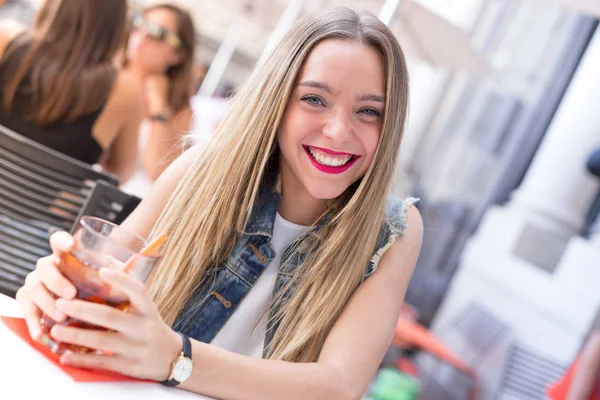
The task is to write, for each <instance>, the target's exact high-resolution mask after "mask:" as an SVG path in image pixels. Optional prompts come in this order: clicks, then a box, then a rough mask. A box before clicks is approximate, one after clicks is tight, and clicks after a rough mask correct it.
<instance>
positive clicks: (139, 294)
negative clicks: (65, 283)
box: [50, 268, 181, 381]
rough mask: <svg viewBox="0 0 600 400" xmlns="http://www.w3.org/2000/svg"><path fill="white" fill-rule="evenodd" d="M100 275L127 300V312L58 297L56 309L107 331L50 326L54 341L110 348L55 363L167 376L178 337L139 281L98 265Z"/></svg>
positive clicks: (178, 350)
mask: <svg viewBox="0 0 600 400" xmlns="http://www.w3.org/2000/svg"><path fill="white" fill-rule="evenodd" d="M100 277H101V278H102V279H104V280H105V281H106V282H107V283H108V284H109V285H111V286H112V288H113V289H114V290H116V291H118V292H121V293H123V294H124V295H125V296H126V297H127V298H128V300H129V302H130V307H129V309H128V311H127V312H125V311H121V310H119V309H116V308H112V307H110V306H107V305H103V304H96V303H91V302H86V301H82V300H66V299H59V300H57V301H56V308H57V310H58V311H59V312H61V313H63V314H65V315H67V316H69V317H72V318H75V319H78V320H81V321H84V322H88V323H91V324H95V325H99V326H101V327H104V328H106V329H108V330H109V331H95V330H89V329H80V328H73V327H66V326H59V325H56V326H54V327H53V328H52V330H51V331H50V334H51V335H52V337H53V338H55V339H56V340H59V341H61V342H66V343H72V344H76V345H80V346H84V347H88V348H92V349H100V350H103V351H106V352H110V355H97V354H75V353H66V354H63V355H62V357H61V362H62V363H63V364H67V365H73V366H77V367H83V368H92V369H103V370H108V371H115V372H119V373H121V374H124V375H129V376H132V377H135V378H141V379H152V380H156V381H162V380H165V379H168V377H169V375H170V373H171V364H172V362H173V361H175V360H176V359H177V357H178V355H179V354H180V353H181V338H180V337H179V335H178V334H177V333H176V332H174V331H173V330H172V329H171V328H170V327H169V326H167V324H165V322H164V321H163V319H162V318H161V316H160V314H159V312H158V309H157V308H156V306H155V304H154V303H153V302H152V299H151V298H150V295H149V294H148V291H147V290H146V287H145V286H144V284H143V283H141V282H139V281H138V280H136V279H135V278H134V277H132V276H130V275H128V274H126V273H124V272H122V271H119V270H114V269H107V268H103V269H101V270H100Z"/></svg>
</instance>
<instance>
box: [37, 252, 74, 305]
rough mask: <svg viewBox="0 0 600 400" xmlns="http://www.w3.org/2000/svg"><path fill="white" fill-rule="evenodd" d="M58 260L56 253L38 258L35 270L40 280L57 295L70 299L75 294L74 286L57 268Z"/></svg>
mask: <svg viewBox="0 0 600 400" xmlns="http://www.w3.org/2000/svg"><path fill="white" fill-rule="evenodd" d="M59 262H60V260H59V259H58V257H57V256H56V255H51V256H48V257H43V258H40V259H39V260H38V262H37V266H36V271H37V274H38V277H39V279H40V281H42V283H43V284H44V286H46V288H47V289H48V290H49V291H50V292H52V293H54V294H55V295H56V296H58V297H64V298H67V299H72V298H73V297H75V295H76V294H77V289H76V288H75V286H74V285H73V284H72V283H71V282H70V281H69V280H68V279H67V278H65V277H64V276H63V274H61V273H60V271H59V270H58V263H59Z"/></svg>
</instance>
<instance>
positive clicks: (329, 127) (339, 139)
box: [323, 110, 352, 144]
mask: <svg viewBox="0 0 600 400" xmlns="http://www.w3.org/2000/svg"><path fill="white" fill-rule="evenodd" d="M323 135H325V136H326V137H328V138H329V139H331V140H332V141H333V142H334V143H337V144H341V143H346V142H348V141H350V139H351V138H352V121H351V118H350V117H349V116H348V115H347V113H345V112H344V111H342V110H338V111H337V112H335V113H332V115H331V116H330V118H329V119H328V121H327V123H326V124H325V126H324V127H323Z"/></svg>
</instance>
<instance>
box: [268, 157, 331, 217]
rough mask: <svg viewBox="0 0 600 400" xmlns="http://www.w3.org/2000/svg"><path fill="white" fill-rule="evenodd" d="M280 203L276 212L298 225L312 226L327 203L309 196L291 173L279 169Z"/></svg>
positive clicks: (284, 169)
mask: <svg viewBox="0 0 600 400" xmlns="http://www.w3.org/2000/svg"><path fill="white" fill-rule="evenodd" d="M279 170H280V172H281V201H280V202H279V208H278V209H277V211H278V212H279V214H280V215H281V216H282V217H283V218H285V219H286V220H288V221H290V222H293V223H294V224H298V225H305V226H308V225H312V224H313V223H315V221H316V220H317V219H318V218H319V217H320V216H321V215H323V213H324V212H325V210H326V209H327V201H326V200H322V199H317V198H315V197H314V196H313V195H311V194H310V193H309V192H308V191H307V190H306V188H305V187H304V185H303V184H302V183H301V182H300V181H298V180H297V179H296V177H295V176H294V175H293V173H292V172H291V171H288V170H287V169H286V168H283V169H282V168H280V169H279Z"/></svg>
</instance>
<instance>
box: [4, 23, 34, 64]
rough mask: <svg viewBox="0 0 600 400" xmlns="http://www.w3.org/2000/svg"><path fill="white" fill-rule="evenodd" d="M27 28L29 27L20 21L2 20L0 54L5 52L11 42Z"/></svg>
mask: <svg viewBox="0 0 600 400" xmlns="http://www.w3.org/2000/svg"><path fill="white" fill-rule="evenodd" d="M26 30H27V27H26V26H25V25H23V24H21V23H20V22H18V21H14V20H4V21H0V56H2V55H3V54H4V51H5V50H6V47H8V45H9V44H10V42H11V41H12V40H13V39H14V38H15V37H17V36H18V35H20V34H21V33H23V32H25V31H26Z"/></svg>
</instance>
